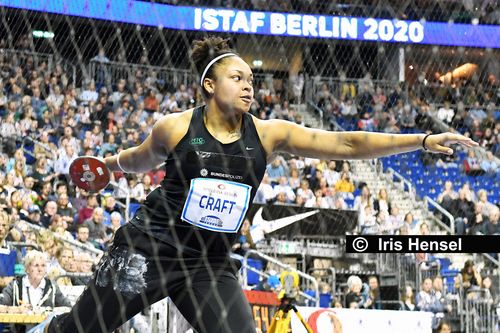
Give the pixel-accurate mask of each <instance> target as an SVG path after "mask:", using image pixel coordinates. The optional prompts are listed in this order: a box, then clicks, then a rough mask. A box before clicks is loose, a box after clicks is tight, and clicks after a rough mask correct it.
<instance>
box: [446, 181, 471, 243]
mask: <svg viewBox="0 0 500 333" xmlns="http://www.w3.org/2000/svg"><path fill="white" fill-rule="evenodd" d="M470 195H471V194H470V192H467V191H466V190H464V189H460V191H458V198H457V199H455V200H454V201H453V203H452V205H451V206H450V209H449V211H450V213H451V214H452V215H453V217H454V218H455V232H456V234H457V235H464V234H465V232H466V228H467V227H468V223H469V221H472V219H473V217H474V210H475V205H474V202H473V201H472V200H471V198H470Z"/></svg>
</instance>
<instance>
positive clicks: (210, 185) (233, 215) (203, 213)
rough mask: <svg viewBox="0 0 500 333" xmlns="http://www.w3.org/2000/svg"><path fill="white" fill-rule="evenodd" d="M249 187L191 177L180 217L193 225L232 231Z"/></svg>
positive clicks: (237, 226)
mask: <svg viewBox="0 0 500 333" xmlns="http://www.w3.org/2000/svg"><path fill="white" fill-rule="evenodd" d="M251 189H252V187H251V186H250V185H247V184H242V183H236V182H232V181H228V180H220V179H213V178H194V179H192V180H191V187H190V189H189V193H188V196H187V199H186V203H185V204H184V208H183V210H182V215H181V218H182V219H183V220H184V221H186V222H188V223H191V224H193V225H195V226H197V227H200V228H203V229H207V230H212V231H217V232H227V233H236V232H238V230H239V229H240V226H241V224H242V223H243V219H244V218H245V214H246V212H247V210H248V204H249V201H250V191H251Z"/></svg>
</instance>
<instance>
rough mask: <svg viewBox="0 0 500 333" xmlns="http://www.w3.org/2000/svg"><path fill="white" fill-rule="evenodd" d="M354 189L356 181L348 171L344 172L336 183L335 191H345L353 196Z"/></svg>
mask: <svg viewBox="0 0 500 333" xmlns="http://www.w3.org/2000/svg"><path fill="white" fill-rule="evenodd" d="M354 189H355V188H354V183H353V182H352V180H351V179H350V178H349V174H348V173H347V172H342V175H341V177H340V180H339V181H338V182H337V183H336V184H335V191H336V192H341V193H344V194H345V195H346V196H348V197H352V192H354ZM349 194H350V195H349Z"/></svg>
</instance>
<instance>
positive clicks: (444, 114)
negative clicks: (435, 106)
mask: <svg viewBox="0 0 500 333" xmlns="http://www.w3.org/2000/svg"><path fill="white" fill-rule="evenodd" d="M454 116H455V110H453V109H452V108H451V107H450V102H448V101H446V102H444V105H443V106H442V107H440V108H439V110H438V112H437V117H438V119H439V120H441V121H443V122H444V123H445V124H448V125H450V124H451V121H452V120H453V117H454Z"/></svg>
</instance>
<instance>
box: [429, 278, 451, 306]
mask: <svg viewBox="0 0 500 333" xmlns="http://www.w3.org/2000/svg"><path fill="white" fill-rule="evenodd" d="M432 289H433V290H434V293H435V294H436V298H437V299H438V300H439V303H441V305H442V307H443V310H444V311H445V312H448V313H450V312H451V310H452V307H451V304H450V303H449V302H448V300H447V299H446V297H445V294H444V284H443V278H442V277H441V276H436V277H435V278H434V280H433V281H432Z"/></svg>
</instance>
